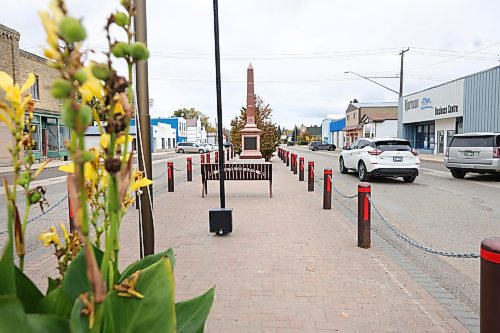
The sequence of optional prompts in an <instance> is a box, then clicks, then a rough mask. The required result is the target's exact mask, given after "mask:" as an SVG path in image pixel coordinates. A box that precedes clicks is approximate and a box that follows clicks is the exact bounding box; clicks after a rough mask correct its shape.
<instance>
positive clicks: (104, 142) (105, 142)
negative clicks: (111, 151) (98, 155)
mask: <svg viewBox="0 0 500 333" xmlns="http://www.w3.org/2000/svg"><path fill="white" fill-rule="evenodd" d="M109 140H111V135H109V134H108V133H103V134H101V138H100V139H99V146H101V148H102V149H106V148H108V146H109Z"/></svg>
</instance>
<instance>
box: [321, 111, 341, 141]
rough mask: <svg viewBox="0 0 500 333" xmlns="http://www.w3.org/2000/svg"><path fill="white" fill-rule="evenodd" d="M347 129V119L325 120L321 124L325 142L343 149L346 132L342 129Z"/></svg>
mask: <svg viewBox="0 0 500 333" xmlns="http://www.w3.org/2000/svg"><path fill="white" fill-rule="evenodd" d="M344 127H345V118H341V119H332V118H325V119H323V121H322V123H321V131H322V136H323V138H322V139H323V141H325V142H328V143H330V144H334V145H335V146H337V147H339V148H342V147H343V146H344V132H343V131H342V129H343V128H344Z"/></svg>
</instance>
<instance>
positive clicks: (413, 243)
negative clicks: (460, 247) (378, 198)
mask: <svg viewBox="0 0 500 333" xmlns="http://www.w3.org/2000/svg"><path fill="white" fill-rule="evenodd" d="M366 196H367V198H368V200H369V201H370V204H371V206H372V207H373V209H374V210H375V212H376V213H377V215H378V216H379V217H380V219H381V220H382V222H383V223H384V224H385V225H386V226H387V227H389V229H391V230H392V231H393V232H394V234H395V235H396V236H398V237H399V238H401V239H402V240H404V241H405V242H407V243H408V244H410V245H411V246H414V247H416V248H418V249H420V250H422V251H425V252H427V253H431V254H437V255H439V256H443V257H449V258H460V259H474V258H479V257H480V256H479V254H476V253H456V252H445V251H440V250H436V249H433V248H431V247H428V246H425V245H422V244H420V243H419V242H417V241H416V240H413V239H411V238H410V237H408V236H406V235H405V234H403V233H402V232H401V231H399V230H398V229H397V228H396V227H395V226H394V225H393V224H391V223H390V222H389V221H387V219H386V218H385V217H384V216H383V215H382V213H381V212H380V210H379V209H378V208H377V206H375V204H374V203H373V200H372V198H371V196H370V195H369V194H367V195H366Z"/></svg>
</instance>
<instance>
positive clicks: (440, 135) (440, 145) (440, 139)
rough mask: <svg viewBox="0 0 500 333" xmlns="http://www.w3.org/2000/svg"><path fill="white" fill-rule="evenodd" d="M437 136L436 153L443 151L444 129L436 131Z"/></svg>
mask: <svg viewBox="0 0 500 333" xmlns="http://www.w3.org/2000/svg"><path fill="white" fill-rule="evenodd" d="M437 136H438V154H443V153H444V131H437Z"/></svg>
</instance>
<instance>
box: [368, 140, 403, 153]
mask: <svg viewBox="0 0 500 333" xmlns="http://www.w3.org/2000/svg"><path fill="white" fill-rule="evenodd" d="M375 145H376V147H377V148H378V149H380V150H381V151H411V145H410V143H409V142H408V141H399V140H387V141H378V142H376V143H375Z"/></svg>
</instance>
